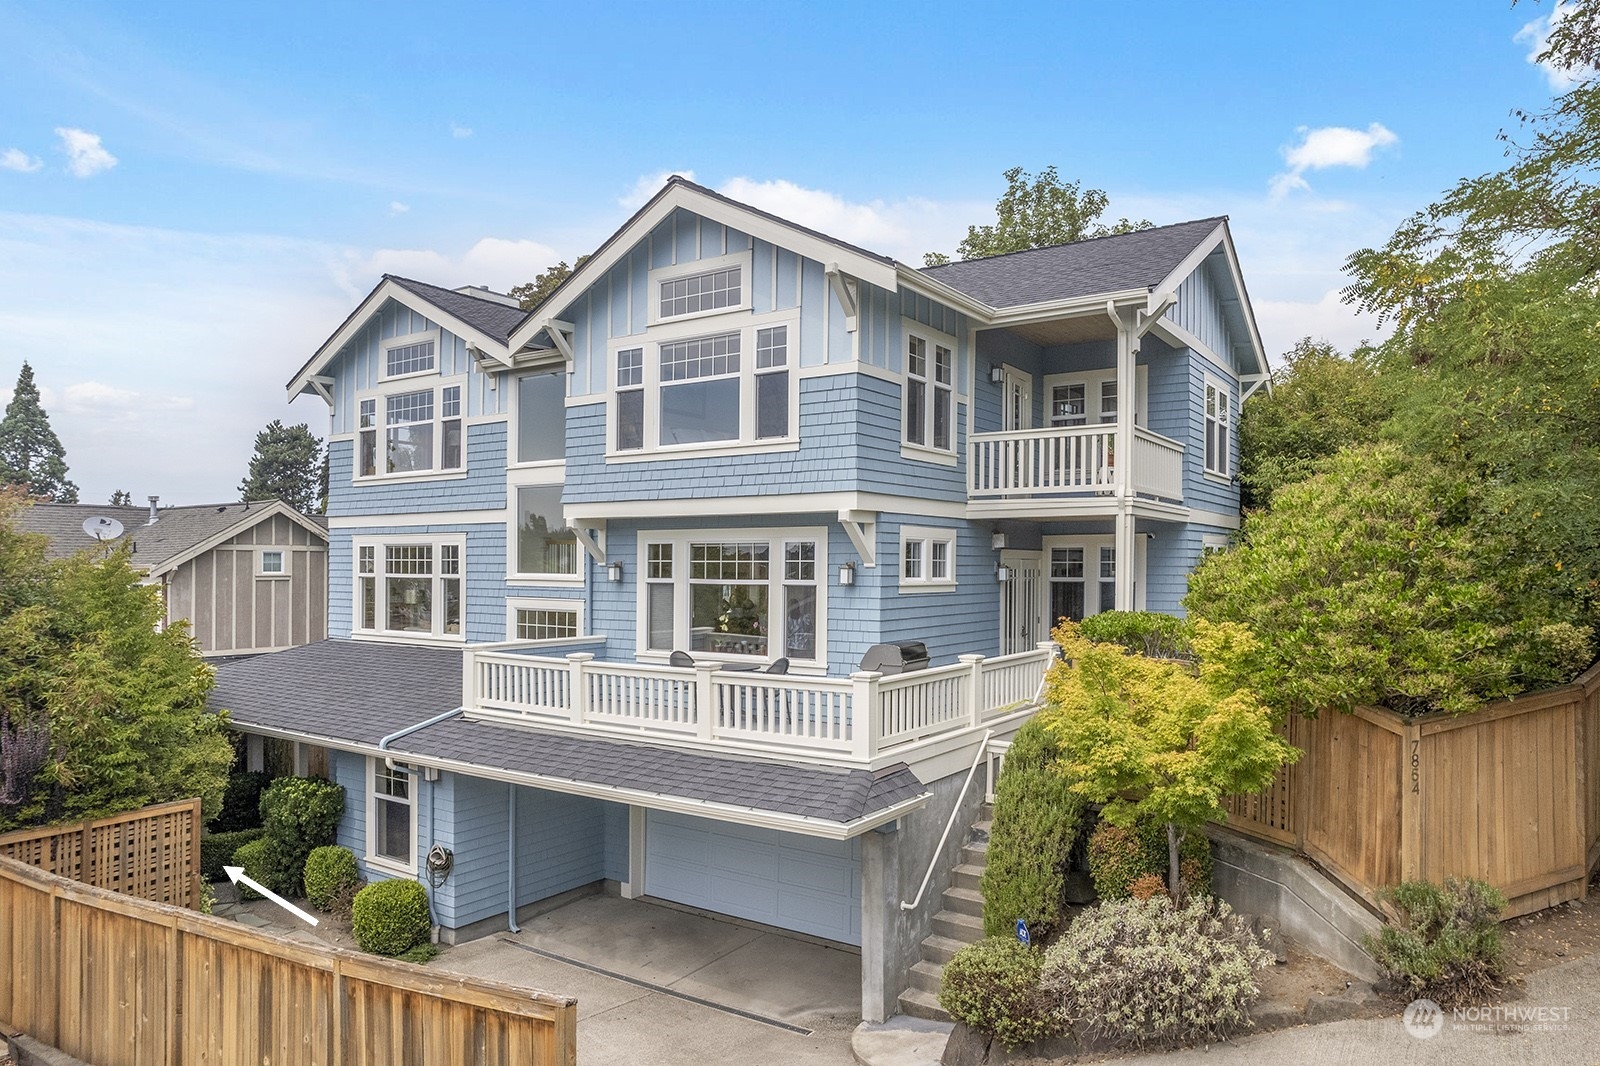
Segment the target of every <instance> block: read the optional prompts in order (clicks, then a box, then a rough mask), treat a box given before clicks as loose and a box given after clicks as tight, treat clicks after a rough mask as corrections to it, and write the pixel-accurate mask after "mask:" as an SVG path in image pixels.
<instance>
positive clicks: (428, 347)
mask: <svg viewBox="0 0 1600 1066" xmlns="http://www.w3.org/2000/svg"><path fill="white" fill-rule="evenodd" d="M433 354H434V348H433V341H432V340H431V339H430V340H425V341H418V342H417V343H415V344H403V345H401V346H400V347H398V348H389V349H387V350H386V351H385V353H384V376H385V377H391V378H392V377H399V376H400V375H401V374H420V373H422V372H423V371H425V370H432V369H433Z"/></svg>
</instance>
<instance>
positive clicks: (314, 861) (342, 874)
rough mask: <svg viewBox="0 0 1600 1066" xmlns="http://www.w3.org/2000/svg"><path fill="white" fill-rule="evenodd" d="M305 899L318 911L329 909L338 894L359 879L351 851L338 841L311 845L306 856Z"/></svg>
mask: <svg viewBox="0 0 1600 1066" xmlns="http://www.w3.org/2000/svg"><path fill="white" fill-rule="evenodd" d="M304 880H305V886H306V899H307V900H308V901H309V902H310V903H311V905H312V906H313V907H315V908H317V910H319V911H329V910H332V909H333V903H334V901H335V900H336V899H338V898H339V896H340V894H341V893H343V892H346V891H347V890H348V889H349V888H350V887H351V886H352V885H355V884H358V883H359V882H360V881H361V871H360V869H359V868H358V867H357V866H356V855H355V852H353V851H351V850H350V849H349V848H345V847H340V846H339V845H338V844H326V845H324V846H322V847H320V848H313V849H312V850H311V854H310V855H308V856H307V857H306V868H305V876H304Z"/></svg>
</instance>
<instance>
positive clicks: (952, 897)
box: [944, 888, 983, 919]
mask: <svg viewBox="0 0 1600 1066" xmlns="http://www.w3.org/2000/svg"><path fill="white" fill-rule="evenodd" d="M944 909H945V910H947V911H954V912H955V913H957V914H970V915H973V916H975V917H977V918H980V919H981V918H982V917H983V894H982V893H980V892H979V891H978V890H977V889H975V888H947V889H945V890H944Z"/></svg>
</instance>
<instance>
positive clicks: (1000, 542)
mask: <svg viewBox="0 0 1600 1066" xmlns="http://www.w3.org/2000/svg"><path fill="white" fill-rule="evenodd" d="M991 543H992V544H993V545H994V550H995V551H1000V550H1002V549H1003V548H1004V547H1005V546H1006V535H1005V534H1004V533H996V534H995V535H994V536H993V537H992V538H991Z"/></svg>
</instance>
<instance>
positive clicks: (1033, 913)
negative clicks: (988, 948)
mask: <svg viewBox="0 0 1600 1066" xmlns="http://www.w3.org/2000/svg"><path fill="white" fill-rule="evenodd" d="M1058 751H1059V747H1058V745H1057V742H1056V740H1055V737H1054V736H1053V735H1052V734H1051V732H1050V730H1049V729H1047V728H1046V727H1045V725H1044V723H1043V722H1041V721H1040V720H1039V719H1037V718H1035V719H1032V720H1031V721H1029V722H1028V723H1027V724H1026V725H1024V726H1023V727H1022V728H1021V729H1020V730H1018V731H1017V735H1016V738H1015V739H1014V740H1012V742H1011V749H1010V750H1009V751H1008V752H1006V761H1005V766H1004V768H1003V769H1002V770H1001V772H1000V780H999V781H998V782H997V783H996V784H995V797H994V828H993V830H992V831H991V832H990V834H989V855H988V864H987V865H986V866H985V868H984V871H983V879H982V881H981V882H979V887H980V889H981V891H982V892H983V925H984V932H985V933H987V934H989V935H990V936H1004V935H1006V934H1007V933H1008V932H1009V931H1011V930H1012V929H1013V928H1015V926H1016V922H1017V920H1018V919H1019V918H1020V919H1022V920H1023V921H1025V922H1027V923H1028V932H1029V933H1030V934H1031V935H1032V937H1033V938H1034V940H1036V941H1041V942H1042V941H1043V940H1044V939H1045V938H1046V937H1048V936H1049V935H1050V934H1051V933H1053V932H1055V931H1056V929H1058V928H1060V926H1061V924H1062V920H1063V915H1064V913H1065V907H1066V878H1067V870H1068V865H1069V862H1070V859H1071V855H1072V848H1073V845H1074V844H1076V843H1077V840H1078V834H1079V832H1080V831H1081V827H1082V823H1083V810H1084V801H1083V799H1082V797H1080V796H1078V795H1076V794H1074V793H1073V791H1072V780H1071V778H1069V777H1067V776H1065V775H1064V774H1062V773H1061V772H1060V771H1058V770H1057V769H1056V768H1055V765H1054V764H1055V761H1056V756H1057V753H1058Z"/></svg>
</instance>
